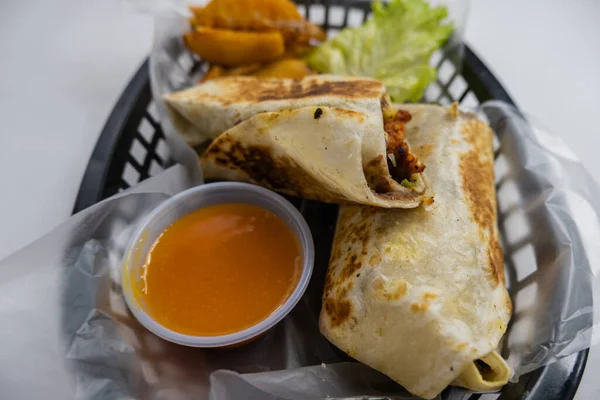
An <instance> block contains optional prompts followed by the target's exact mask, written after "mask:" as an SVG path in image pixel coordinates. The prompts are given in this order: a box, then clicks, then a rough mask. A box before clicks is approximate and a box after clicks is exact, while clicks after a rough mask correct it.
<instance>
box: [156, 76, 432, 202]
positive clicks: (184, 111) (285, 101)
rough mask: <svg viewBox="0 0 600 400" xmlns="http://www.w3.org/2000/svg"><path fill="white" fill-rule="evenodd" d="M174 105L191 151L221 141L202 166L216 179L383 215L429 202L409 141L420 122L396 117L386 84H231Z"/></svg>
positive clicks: (200, 90)
mask: <svg viewBox="0 0 600 400" xmlns="http://www.w3.org/2000/svg"><path fill="white" fill-rule="evenodd" d="M165 100H166V104H167V106H168V109H169V112H170V116H171V119H172V121H173V123H174V125H175V127H176V128H177V130H178V131H179V132H180V133H181V134H182V135H183V136H184V137H185V138H186V140H187V141H188V143H189V144H191V145H195V144H197V143H200V142H201V141H203V140H205V139H206V138H208V139H214V141H213V142H212V144H211V145H210V147H209V148H208V149H207V151H206V152H205V153H204V155H203V156H202V160H201V161H202V167H203V171H204V174H205V177H206V178H207V179H235V180H241V181H248V182H254V183H258V184H261V185H263V186H266V187H269V188H272V189H275V190H278V191H281V192H283V193H287V194H292V195H298V196H302V197H307V198H311V199H316V200H322V201H330V202H356V203H360V204H368V205H374V206H379V207H392V208H411V207H416V206H418V205H419V204H420V202H421V201H422V200H423V198H424V197H425V196H426V195H425V191H426V185H425V182H424V181H423V179H422V175H421V172H422V171H423V169H424V168H425V167H424V166H423V165H422V164H421V163H420V162H419V161H418V159H417V158H416V157H414V156H413V155H412V154H411V152H410V149H409V147H408V144H407V143H406V141H405V140H404V128H405V124H406V122H407V121H408V120H410V118H411V116H410V115H409V114H407V113H394V112H393V111H392V108H391V106H390V104H389V99H388V97H387V95H386V92H385V88H384V86H383V85H382V84H381V82H379V81H376V80H373V79H367V78H346V77H337V76H322V75H319V76H311V77H307V78H304V79H297V80H294V79H265V78H256V77H226V78H220V79H215V80H211V81H208V82H205V83H203V84H201V85H198V86H196V87H194V88H191V89H188V90H185V91H183V92H178V93H173V94H170V95H168V96H167V97H166V98H165ZM346 169H348V173H346V171H345V170H346Z"/></svg>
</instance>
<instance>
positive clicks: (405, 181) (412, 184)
mask: <svg viewBox="0 0 600 400" xmlns="http://www.w3.org/2000/svg"><path fill="white" fill-rule="evenodd" d="M400 184H401V185H402V186H404V187H411V188H413V187H415V186H417V184H416V183H415V182H411V181H409V180H408V179H402V182H400Z"/></svg>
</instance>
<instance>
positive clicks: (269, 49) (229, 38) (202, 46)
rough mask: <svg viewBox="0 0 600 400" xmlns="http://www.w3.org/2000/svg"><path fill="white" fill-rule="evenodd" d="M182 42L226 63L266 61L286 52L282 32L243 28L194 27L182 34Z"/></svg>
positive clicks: (217, 60) (211, 58) (219, 61)
mask: <svg viewBox="0 0 600 400" xmlns="http://www.w3.org/2000/svg"><path fill="white" fill-rule="evenodd" d="M184 41H185V44H186V45H187V46H188V47H189V48H190V50H192V51H193V52H194V53H196V54H198V55H199V56H200V57H202V59H204V60H206V61H208V62H211V63H214V64H220V65H225V66H230V67H231V66H238V65H244V64H253V63H266V62H270V61H274V60H277V59H278V58H281V56H283V54H284V52H285V46H284V41H283V36H281V33H279V32H276V31H273V32H243V31H232V30H227V29H214V28H206V27H200V26H199V27H197V28H196V29H195V30H194V31H192V32H188V33H186V34H185V35H184Z"/></svg>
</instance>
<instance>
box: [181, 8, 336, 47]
mask: <svg viewBox="0 0 600 400" xmlns="http://www.w3.org/2000/svg"><path fill="white" fill-rule="evenodd" d="M190 11H191V12H192V14H193V17H192V18H191V20H190V22H191V23H192V26H194V27H197V26H205V27H210V28H220V29H233V30H254V31H269V30H278V31H280V32H281V33H282V34H283V35H284V37H285V39H286V42H288V41H290V39H292V40H293V37H294V36H297V35H301V36H308V37H309V38H311V39H316V40H321V41H322V40H324V39H325V38H326V36H327V35H326V34H325V32H324V31H323V30H322V29H321V28H319V27H318V26H316V25H314V24H312V23H311V22H309V21H306V20H305V19H304V18H302V16H301V15H300V13H299V12H298V9H297V8H296V5H295V4H294V3H293V2H291V1H289V0H212V1H211V2H209V3H208V4H207V5H206V6H204V7H198V6H190Z"/></svg>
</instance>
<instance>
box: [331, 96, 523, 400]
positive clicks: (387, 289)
mask: <svg viewBox="0 0 600 400" xmlns="http://www.w3.org/2000/svg"><path fill="white" fill-rule="evenodd" d="M400 107H402V108H403V109H405V110H407V111H408V112H410V113H411V115H412V116H413V119H412V121H411V122H409V123H408V124H407V127H406V129H407V131H406V132H407V137H408V139H409V140H410V141H411V144H412V146H413V149H414V151H415V152H416V153H417V155H418V156H419V157H420V158H421V159H423V160H424V162H426V163H427V170H426V171H425V175H426V177H427V179H428V182H429V183H430V186H431V187H432V189H433V191H434V192H435V201H434V202H433V203H432V204H430V205H429V206H427V207H419V208H416V209H414V210H386V209H381V208H374V207H366V206H358V205H347V206H342V207H341V208H340V213H339V216H338V223H337V228H336V234H335V238H334V243H333V248H332V255H331V259H330V264H329V270H328V273H327V279H326V283H325V288H324V293H323V307H322V310H321V315H320V329H321V332H322V333H323V334H324V335H325V336H326V337H327V338H328V339H329V340H330V341H331V342H332V343H333V344H335V345H336V346H337V347H338V348H340V349H341V350H343V351H344V352H346V353H347V354H348V355H350V356H351V357H354V358H355V359H357V360H359V361H361V362H363V363H365V364H367V365H369V366H371V367H373V368H374V369H376V370H379V371H381V372H383V373H384V374H386V375H388V376H389V377H390V378H392V379H394V380H395V381H397V382H398V383H400V384H401V385H402V386H404V387H405V388H406V389H408V390H409V391H410V392H411V393H413V394H415V395H418V396H422V397H424V398H433V397H435V396H436V395H437V394H439V393H440V392H441V391H442V390H443V389H444V388H445V387H446V386H448V385H449V384H456V385H460V386H465V387H468V388H470V389H473V390H478V391H489V390H496V389H499V388H500V387H501V386H502V385H504V384H505V383H506V382H507V380H508V378H509V375H510V369H509V367H508V366H507V364H506V363H505V362H504V360H503V359H502V358H501V357H500V356H498V354H497V353H495V349H496V348H497V347H498V344H499V341H500V339H501V338H502V336H503V335H504V332H505V330H506V327H507V324H508V321H509V319H510V316H511V312H512V310H511V309H512V307H511V301H510V298H509V296H508V293H507V291H506V288H505V283H504V264H503V256H502V250H501V248H500V245H499V241H498V231H497V226H496V197H495V190H494V173H493V152H492V135H493V133H492V131H491V129H490V128H489V127H488V126H487V125H486V124H485V123H483V122H481V121H479V120H477V119H476V118H475V117H474V116H473V115H471V114H466V113H459V112H458V111H457V110H456V106H453V107H450V108H443V107H440V106H433V105H403V106H400Z"/></svg>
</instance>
